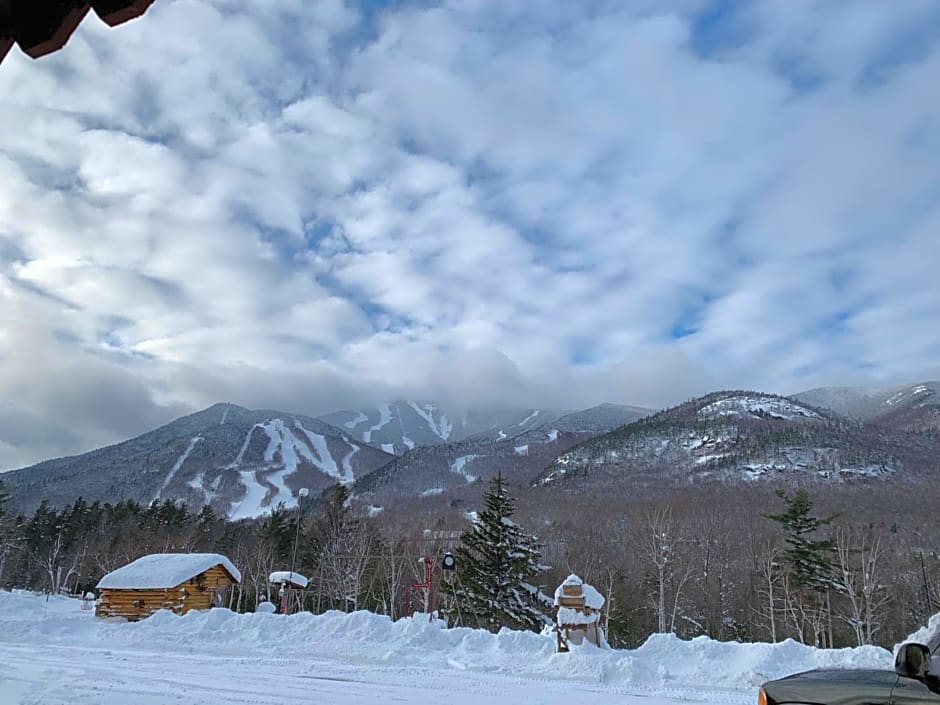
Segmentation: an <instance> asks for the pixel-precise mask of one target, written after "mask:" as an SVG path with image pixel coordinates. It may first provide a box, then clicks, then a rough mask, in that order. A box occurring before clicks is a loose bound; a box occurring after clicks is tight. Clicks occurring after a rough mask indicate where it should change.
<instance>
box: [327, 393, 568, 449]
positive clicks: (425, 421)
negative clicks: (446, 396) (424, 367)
mask: <svg viewBox="0 0 940 705" xmlns="http://www.w3.org/2000/svg"><path fill="white" fill-rule="evenodd" d="M566 413H569V412H565V411H550V410H547V409H516V410H478V411H467V412H461V413H450V412H448V411H446V410H445V409H443V408H442V407H441V406H439V405H437V404H432V403H428V402H416V401H396V402H393V403H390V404H381V405H379V406H378V407H377V408H374V409H360V410H355V411H337V412H334V413H331V414H326V415H325V416H321V417H320V420H321V421H324V422H326V423H328V424H332V425H333V426H336V427H337V428H341V429H343V430H344V431H345V432H346V433H348V434H349V435H351V436H352V437H353V438H356V439H357V440H359V441H362V442H363V443H369V444H371V445H373V446H375V447H376V448H381V449H382V450H384V451H385V452H387V453H395V454H396V455H401V454H402V453H405V452H407V451H409V450H412V449H414V448H416V447H424V446H434V445H441V444H444V443H454V442H459V441H463V440H465V439H467V438H470V437H473V436H480V437H484V438H488V439H491V440H497V441H498V440H502V439H505V438H511V437H512V436H517V435H519V434H520V433H522V432H524V431H528V430H530V429H533V428H536V427H538V426H540V425H542V424H544V423H547V422H550V421H553V420H555V419H558V418H560V417H562V416H564V415H565V414H566Z"/></svg>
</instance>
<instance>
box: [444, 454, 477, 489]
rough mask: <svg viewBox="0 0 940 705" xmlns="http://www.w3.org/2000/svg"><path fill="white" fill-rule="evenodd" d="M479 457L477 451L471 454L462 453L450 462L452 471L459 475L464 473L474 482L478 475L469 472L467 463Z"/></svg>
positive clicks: (468, 479) (466, 477)
mask: <svg viewBox="0 0 940 705" xmlns="http://www.w3.org/2000/svg"><path fill="white" fill-rule="evenodd" d="M479 457H480V456H479V455H477V454H476V453H471V454H470V455H461V456H460V457H459V458H454V462H452V463H451V464H450V471H451V472H453V473H456V474H457V475H463V477H464V479H465V480H466V481H467V482H473V481H474V480H476V479H477V476H476V475H471V474H470V473H469V472H467V463H469V462H470V461H471V460H475V459H477V458H479Z"/></svg>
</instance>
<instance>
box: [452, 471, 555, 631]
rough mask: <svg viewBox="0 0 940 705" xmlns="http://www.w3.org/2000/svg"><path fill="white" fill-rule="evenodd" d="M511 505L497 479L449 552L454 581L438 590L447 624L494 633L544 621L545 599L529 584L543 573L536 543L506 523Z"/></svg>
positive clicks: (537, 626) (509, 521) (500, 479)
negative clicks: (453, 564)
mask: <svg viewBox="0 0 940 705" xmlns="http://www.w3.org/2000/svg"><path fill="white" fill-rule="evenodd" d="M514 511H515V501H514V500H513V499H512V498H511V497H510V496H509V492H508V491H507V488H506V482H505V480H504V479H503V477H502V475H500V474H497V475H496V477H494V478H493V480H492V481H491V483H490V487H489V490H487V492H486V493H485V494H484V495H483V510H482V511H481V512H480V513H479V518H478V519H477V520H476V521H474V523H473V526H472V527H471V528H470V529H469V530H468V531H465V532H464V533H463V534H462V535H461V537H460V543H459V544H458V545H457V548H456V549H455V550H454V558H455V560H456V563H457V570H456V575H455V576H454V577H453V580H452V581H448V582H446V583H445V584H444V585H443V592H444V594H445V595H446V596H447V597H449V598H450V599H449V600H447V603H449V604H447V605H446V607H445V610H444V611H445V612H446V613H447V616H448V617H449V618H453V619H455V622H456V623H458V624H462V625H465V626H475V627H483V628H485V629H489V630H490V631H493V632H495V631H498V630H499V628H500V627H502V626H508V627H513V628H524V629H533V630H536V631H538V630H539V629H541V628H542V626H543V625H544V624H545V623H546V622H548V621H550V620H549V618H548V617H547V616H546V615H545V613H544V612H543V608H546V607H547V604H546V602H545V601H544V600H545V598H544V597H543V596H542V595H541V593H540V592H539V589H538V587H536V586H535V585H534V584H533V583H534V580H535V578H536V577H537V576H538V575H539V574H541V573H543V572H545V571H546V570H547V568H546V567H545V566H543V565H541V564H540V563H539V558H540V557H541V551H540V548H539V545H538V539H537V538H536V537H535V536H531V535H529V534H526V533H525V532H524V531H523V529H522V528H521V527H520V526H519V525H518V524H516V523H515V522H514V521H512V519H510V517H511V516H512V514H513V512H514Z"/></svg>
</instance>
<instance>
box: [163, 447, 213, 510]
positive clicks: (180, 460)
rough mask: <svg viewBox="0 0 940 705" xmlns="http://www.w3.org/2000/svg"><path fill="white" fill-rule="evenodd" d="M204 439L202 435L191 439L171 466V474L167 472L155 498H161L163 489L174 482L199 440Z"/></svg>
mask: <svg viewBox="0 0 940 705" xmlns="http://www.w3.org/2000/svg"><path fill="white" fill-rule="evenodd" d="M201 440H203V438H202V436H195V437H194V438H192V439H191V440H190V441H189V445H188V446H186V450H184V451H183V454H182V455H181V456H180V457H179V458H178V459H177V460H176V462H175V463H173V467H172V468H170V472H169V474H167V476H166V479H165V480H164V481H163V484H162V485H161V486H160V489H159V491H158V492H157V496H156V497H154V500H157V499H160V495H161V494H163V491H164V490H165V489H166V488H167V487H169V486H170V483H171V482H173V478H174V477H176V473H178V472H179V471H180V468H181V467H183V463H185V462H186V458H188V457H189V454H190V453H192V452H193V448H195V447H196V444H197V443H199V441H201Z"/></svg>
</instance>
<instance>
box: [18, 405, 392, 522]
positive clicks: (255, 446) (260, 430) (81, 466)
mask: <svg viewBox="0 0 940 705" xmlns="http://www.w3.org/2000/svg"><path fill="white" fill-rule="evenodd" d="M391 459H392V456H390V455H389V454H387V453H384V452H382V451H381V450H378V449H376V448H373V447H371V446H369V445H366V444H364V443H362V442H360V441H358V440H356V439H355V438H354V437H352V436H350V435H348V434H346V433H344V432H343V431H342V430H340V429H337V428H335V427H333V426H330V425H329V424H326V423H324V422H322V421H320V420H317V419H313V418H310V417H306V416H300V415H296V414H287V413H284V412H278V411H269V410H249V409H245V408H243V407H240V406H236V405H234V404H216V405H214V406H211V407H209V408H208V409H205V410H203V411H200V412H197V413H195V414H191V415H189V416H184V417H183V418H180V419H177V420H175V421H173V422H171V423H169V424H167V425H165V426H162V427H160V428H158V429H156V430H154V431H151V432H149V433H145V434H143V435H142V436H138V437H137V438H133V439H131V440H129V441H124V442H123V443H118V444H116V445H113V446H108V447H106V448H101V449H98V450H94V451H91V452H89V453H85V454H83V455H78V456H73V457H69V458H59V459H57V460H49V461H46V462H43V463H39V464H37V465H33V466H31V467H27V468H22V469H20V470H14V471H12V472H9V473H4V474H3V476H2V479H3V483H4V485H5V486H6V487H7V488H8V489H9V490H10V491H11V494H12V496H13V501H14V504H15V506H16V507H17V508H19V509H23V510H26V511H29V510H31V509H33V508H34V507H35V506H36V505H38V504H39V502H40V501H42V500H43V499H47V500H49V501H50V503H52V504H65V503H68V502H72V501H74V500H75V499H76V498H77V497H79V496H81V497H84V498H85V499H86V500H88V501H94V500H100V501H102V502H115V501H118V500H120V499H133V500H137V501H140V502H151V501H153V500H155V499H178V500H183V501H186V502H187V503H189V504H190V505H192V506H201V505H202V504H204V503H208V504H211V505H212V506H213V508H215V509H216V510H217V511H218V512H220V513H222V514H226V515H228V516H229V517H231V518H234V519H240V518H245V517H251V516H257V515H259V514H263V513H265V512H267V511H269V510H270V509H272V508H273V507H274V506H276V505H277V504H278V503H280V502H283V503H284V504H285V505H286V506H288V507H290V506H294V505H295V504H296V501H297V499H296V497H297V491H298V490H299V489H300V488H301V487H308V488H310V490H311V491H312V492H314V493H316V492H318V491H320V490H322V489H324V488H326V487H328V486H329V485H331V484H334V483H336V482H341V483H345V484H351V483H353V482H354V481H355V480H356V478H358V477H360V476H362V475H364V474H366V473H369V472H371V471H372V470H375V469H376V468H378V467H380V466H382V465H384V464H386V463H387V462H388V461H389V460H391Z"/></svg>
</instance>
